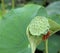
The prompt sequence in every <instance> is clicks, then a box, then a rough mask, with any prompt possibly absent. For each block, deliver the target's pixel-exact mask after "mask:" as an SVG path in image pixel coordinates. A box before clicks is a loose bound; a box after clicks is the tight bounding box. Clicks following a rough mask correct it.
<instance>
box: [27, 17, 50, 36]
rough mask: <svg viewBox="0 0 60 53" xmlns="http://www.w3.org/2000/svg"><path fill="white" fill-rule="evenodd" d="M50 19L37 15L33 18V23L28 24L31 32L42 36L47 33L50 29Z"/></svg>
mask: <svg viewBox="0 0 60 53" xmlns="http://www.w3.org/2000/svg"><path fill="white" fill-rule="evenodd" d="M49 28H50V26H49V23H48V19H47V18H46V17H43V16H36V17H35V18H34V19H32V21H31V23H30V24H29V26H28V30H29V32H30V34H32V35H34V36H41V35H45V34H47V32H48V31H49Z"/></svg>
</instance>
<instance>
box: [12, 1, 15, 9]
mask: <svg viewBox="0 0 60 53" xmlns="http://www.w3.org/2000/svg"><path fill="white" fill-rule="evenodd" d="M14 7H15V2H14V0H12V9H14Z"/></svg>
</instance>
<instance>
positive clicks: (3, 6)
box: [1, 0, 5, 14]
mask: <svg viewBox="0 0 60 53" xmlns="http://www.w3.org/2000/svg"><path fill="white" fill-rule="evenodd" d="M1 2H2V4H1V6H2V13H3V14H4V13H5V4H4V0H1Z"/></svg>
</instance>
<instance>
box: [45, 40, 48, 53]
mask: <svg viewBox="0 0 60 53" xmlns="http://www.w3.org/2000/svg"><path fill="white" fill-rule="evenodd" d="M45 53H48V39H46V40H45Z"/></svg>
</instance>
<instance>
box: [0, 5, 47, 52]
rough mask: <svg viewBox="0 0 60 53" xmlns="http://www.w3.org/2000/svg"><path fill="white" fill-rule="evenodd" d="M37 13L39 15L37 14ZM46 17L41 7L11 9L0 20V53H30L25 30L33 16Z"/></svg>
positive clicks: (30, 6) (28, 6)
mask: <svg viewBox="0 0 60 53" xmlns="http://www.w3.org/2000/svg"><path fill="white" fill-rule="evenodd" d="M38 13H39V14H38ZM37 15H40V16H47V14H46V11H45V9H44V8H43V7H41V6H39V5H35V4H28V5H25V6H24V7H22V8H17V9H13V10H11V11H10V12H8V13H7V14H6V15H4V16H3V17H2V19H1V20H0V53H31V47H30V46H29V45H30V44H29V41H28V39H27V36H26V28H27V26H28V24H29V23H30V21H31V20H32V18H34V17H35V16H37Z"/></svg>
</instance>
